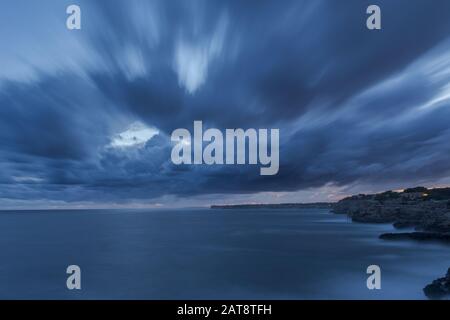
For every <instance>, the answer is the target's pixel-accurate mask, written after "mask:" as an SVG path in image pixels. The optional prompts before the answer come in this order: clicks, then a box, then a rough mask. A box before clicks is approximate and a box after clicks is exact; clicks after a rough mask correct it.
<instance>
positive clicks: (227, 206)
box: [211, 202, 334, 209]
mask: <svg viewBox="0 0 450 320" xmlns="http://www.w3.org/2000/svg"><path fill="white" fill-rule="evenodd" d="M333 204H334V203H332V202H314V203H267V204H224V205H212V206H211V209H296V208H299V209H301V208H314V209H332V208H333Z"/></svg>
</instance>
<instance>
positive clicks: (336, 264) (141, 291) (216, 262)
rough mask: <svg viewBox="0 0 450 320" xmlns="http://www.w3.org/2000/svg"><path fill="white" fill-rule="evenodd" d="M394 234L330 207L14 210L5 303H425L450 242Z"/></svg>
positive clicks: (5, 225) (4, 270)
mask: <svg viewBox="0 0 450 320" xmlns="http://www.w3.org/2000/svg"><path fill="white" fill-rule="evenodd" d="M389 231H392V227H391V226H389V225H371V224H357V223H351V222H350V221H349V220H348V219H347V218H346V217H345V216H342V215H333V214H331V213H329V211H328V210H320V209H301V210H300V209H283V210H209V209H189V210H101V211H99V210H97V211H95V210H84V211H33V212H31V211H30V212H19V211H16V212H12V211H9V212H8V211H4V212H1V213H0V298H3V299H5V298H6V299H18V298H20V299H348V298H351V299H392V298H395V299H424V298H425V296H424V295H423V293H422V288H423V287H424V286H425V285H426V284H428V283H429V282H431V281H432V280H434V279H436V278H438V277H441V276H443V275H444V274H445V272H446V271H447V268H448V267H450V247H449V246H447V245H439V244H430V243H422V242H413V241H395V242H390V241H383V240H379V239H378V235H379V234H381V233H383V232H389ZM72 264H76V265H79V266H80V267H81V270H82V271H81V281H82V289H81V290H80V291H77V290H73V291H69V290H68V289H67V288H66V279H67V276H68V275H67V274H66V268H67V266H68V265H72ZM371 264H376V265H379V266H380V267H381V271H382V278H381V281H382V288H381V290H368V289H367V287H366V280H367V277H368V275H367V274H366V268H367V266H369V265H371Z"/></svg>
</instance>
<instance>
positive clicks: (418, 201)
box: [332, 187, 450, 299]
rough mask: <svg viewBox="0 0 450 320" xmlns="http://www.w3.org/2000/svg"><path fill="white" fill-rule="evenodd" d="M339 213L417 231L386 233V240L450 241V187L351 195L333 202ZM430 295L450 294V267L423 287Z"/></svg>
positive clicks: (437, 297) (355, 218)
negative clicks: (440, 276)
mask: <svg viewBox="0 0 450 320" xmlns="http://www.w3.org/2000/svg"><path fill="white" fill-rule="evenodd" d="M332 211H333V212H334V213H336V214H346V215H348V216H349V217H350V218H351V219H352V221H355V222H360V223H392V224H393V226H394V227H395V228H396V229H405V228H413V229H414V231H413V232H396V233H385V234H382V235H380V239H384V240H405V239H408V240H415V241H438V242H444V243H446V244H450V188H435V189H427V188H424V187H417V188H411V189H406V190H402V191H387V192H383V193H379V194H371V195H365V194H360V195H356V196H351V197H348V198H345V199H342V200H341V201H339V202H337V203H335V204H334V205H333V209H332ZM423 291H424V293H425V295H426V296H427V297H428V298H430V299H443V298H448V297H449V296H450V268H449V270H448V272H447V275H446V276H445V277H443V278H439V279H437V280H434V281H433V282H432V283H431V284H429V285H427V286H426V287H425V288H424V289H423Z"/></svg>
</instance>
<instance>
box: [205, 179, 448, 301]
mask: <svg viewBox="0 0 450 320" xmlns="http://www.w3.org/2000/svg"><path fill="white" fill-rule="evenodd" d="M295 208H299V209H302V208H318V209H330V211H331V212H333V213H335V214H345V215H347V216H348V217H350V218H351V219H352V221H354V222H359V223H392V224H393V225H394V227H395V228H396V229H405V228H414V231H412V232H394V233H385V234H382V235H380V239H383V240H404V239H409V240H415V241H439V242H443V243H446V244H450V188H433V189H428V188H425V187H415V188H409V189H405V190H400V191H386V192H382V193H378V194H359V195H355V196H351V197H347V198H344V199H342V200H340V201H338V202H335V203H331V202H316V203H279V204H238V205H212V206H211V209H295ZM424 293H425V294H426V295H427V296H428V297H429V298H432V299H441V298H445V297H447V296H449V295H450V269H449V271H448V272H447V275H446V276H444V277H443V278H440V279H437V280H435V281H433V282H432V283H431V284H429V285H427V286H426V287H425V288H424Z"/></svg>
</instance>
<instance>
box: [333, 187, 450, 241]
mask: <svg viewBox="0 0 450 320" xmlns="http://www.w3.org/2000/svg"><path fill="white" fill-rule="evenodd" d="M332 210H333V212H334V213H337V214H347V215H348V216H349V217H350V218H351V219H352V221H355V222H362V223H392V224H393V225H394V227H395V228H397V229H403V228H414V229H415V232H410V233H400V234H390V235H389V234H388V235H382V238H384V239H394V238H395V239H399V238H407V237H409V238H411V239H415V240H433V239H435V240H438V241H445V242H449V243H450V188H440V189H426V188H423V187H418V188H412V189H406V190H404V191H401V192H394V191H387V192H384V193H379V194H373V195H365V194H360V195H357V196H352V197H348V198H345V199H342V200H341V201H339V202H337V203H335V204H334V205H333V209H332Z"/></svg>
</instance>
